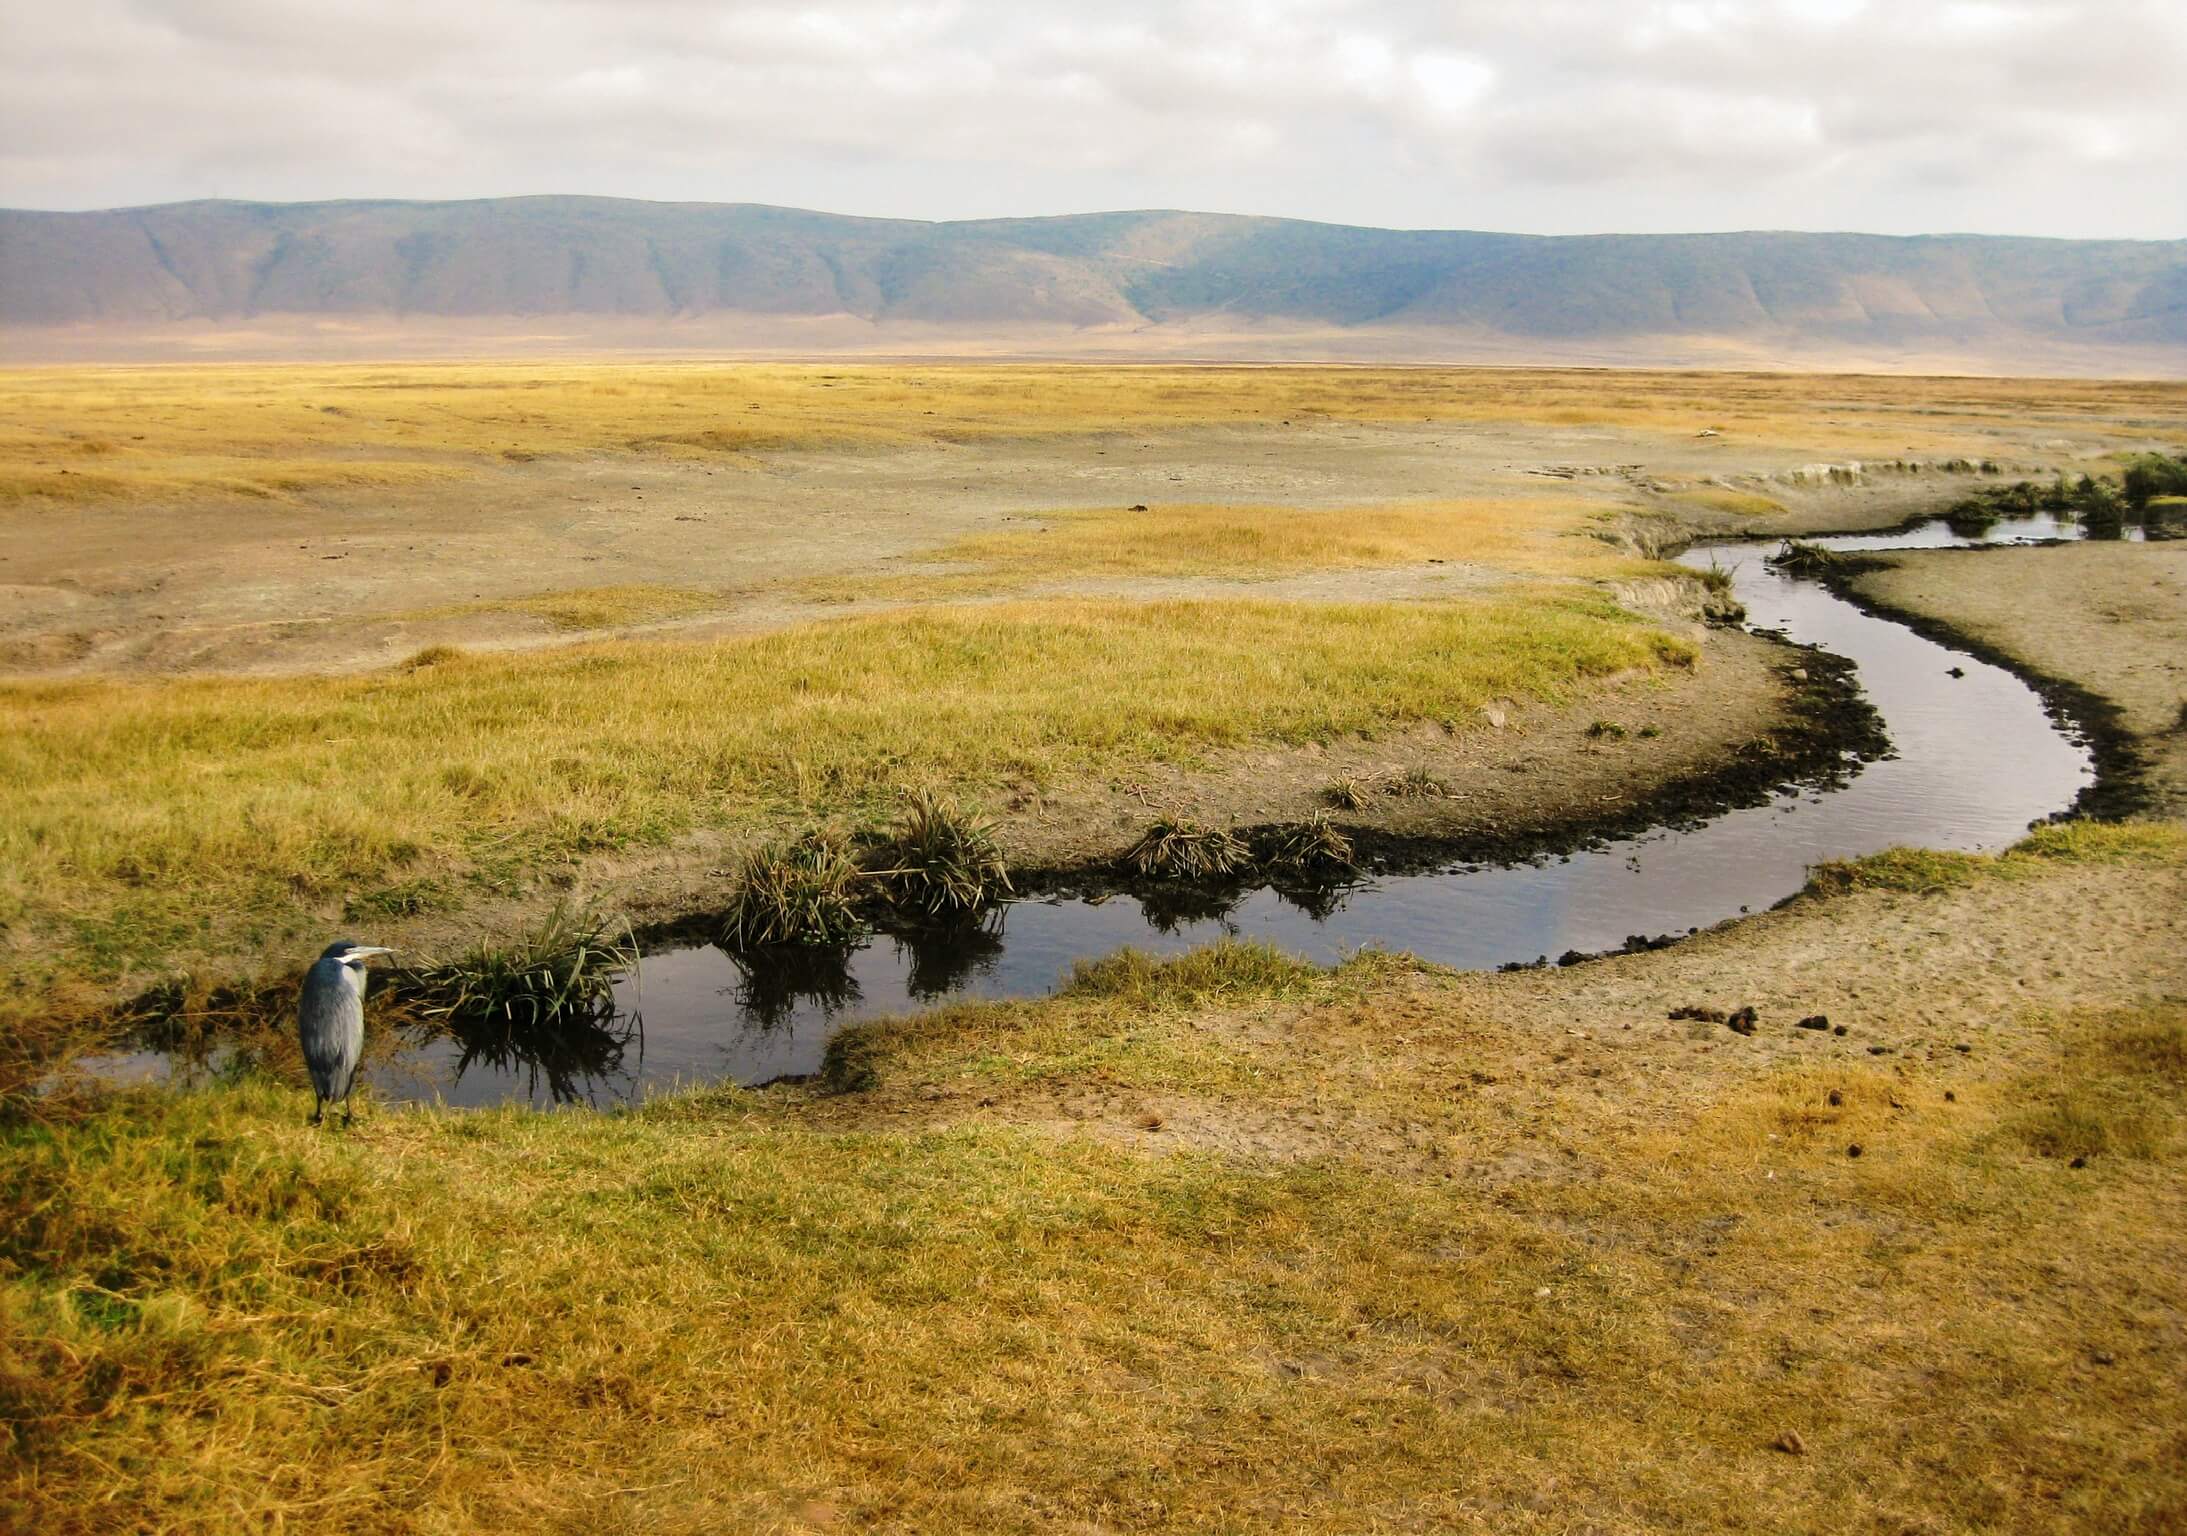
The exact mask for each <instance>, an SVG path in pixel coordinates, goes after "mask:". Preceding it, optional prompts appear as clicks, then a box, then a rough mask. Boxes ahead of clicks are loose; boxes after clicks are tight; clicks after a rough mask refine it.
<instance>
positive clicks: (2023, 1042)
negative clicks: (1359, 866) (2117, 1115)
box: [812, 865, 2187, 1182]
mask: <svg viewBox="0 0 2187 1536" xmlns="http://www.w3.org/2000/svg"><path fill="white" fill-rule="evenodd" d="M2181 998H2187V867H2181V866H2178V865H2175V866H2173V867H2170V868H2166V869H2162V870H2157V871H2147V872H2145V871H2139V870H2137V871H2136V873H2135V874H2134V876H2133V877H2132V878H2128V879H2122V878H2121V877H2120V873H2119V871H2118V870H2117V869H2116V868H2112V867H2108V866H2098V867H2086V866H2078V867H2075V866H2061V867H2059V868H2056V869H2054V870H2049V871H2046V872H2044V873H2043V874H2042V875H2041V876H2040V877H2038V878H2029V879H2014V880H2001V879H1996V880H1985V881H1981V882H1979V883H1977V884H1975V885H1973V886H1970V887H1966V888H1963V889H1960V890H1956V891H1952V892H1948V893H1944V894H1931V895H1920V896H1913V895H1902V894H1894V893H1883V892H1875V891H1861V892H1856V893H1852V894H1849V895H1833V896H1828V897H1823V898H1803V899H1802V900H1800V901H1798V902H1796V903H1794V904H1793V905H1791V906H1789V907H1786V908H1782V909H1779V910H1777V911H1774V912H1769V913H1764V914H1761V915H1759V916H1756V917H1752V918H1747V919H1743V920H1741V921H1739V922H1737V923H1733V924H1729V925H1726V926H1724V927H1722V928H1718V929H1715V930H1713V931H1711V932H1709V933H1706V934H1704V935H1702V936H1700V937H1699V938H1696V939H1693V940H1690V941H1688V942H1686V943H1684V944H1681V945H1677V946H1675V947H1674V948H1672V949H1668V950H1662V951H1657V952H1653V953H1648V954H1641V955H1624V956H1616V957H1612V958H1607V959H1602V960H1595V961H1590V962H1587V963H1586V964H1583V965H1579V966H1575V967H1571V968H1567V969H1552V970H1546V971H1527V972H1517V973H1511V974H1465V975H1452V974H1449V973H1443V972H1436V971H1429V970H1425V969H1423V970H1421V971H1420V972H1418V973H1416V974H1412V975H1407V976H1403V977H1401V978H1398V979H1395V980H1393V981H1390V982H1387V983H1385V984H1382V985H1378V986H1376V987H1374V988H1373V989H1372V990H1371V991H1370V992H1369V993H1368V995H1367V996H1366V997H1364V998H1362V999H1360V1000H1357V1001H1346V1002H1343V1003H1338V1004H1316V1005H1287V1004H1280V1003H1279V1004H1269V1003H1266V1002H1258V1001H1256V1002H1254V1003H1251V1004H1248V1005H1245V1006H1243V1007H1219V1006H1218V1007H1211V1008H1209V1009H1206V1010H1204V1011H1202V1012H1199V1013H1197V1014H1195V1015H1194V1016H1193V1017H1192V1019H1191V1021H1190V1023H1189V1025H1188V1026H1186V1027H1187V1028H1188V1029H1189V1031H1191V1032H1192V1033H1194V1034H1197V1035H1201V1036H1204V1037H1206V1038H1208V1039H1210V1040H1213V1041H1219V1042H1221V1043H1222V1044H1223V1045H1224V1046H1225V1047H1226V1048H1229V1049H1238V1048H1240V1047H1241V1046H1242V1048H1243V1049H1244V1050H1245V1051H1246V1052H1247V1053H1248V1055H1249V1056H1252V1057H1265V1058H1266V1060H1267V1062H1268V1067H1267V1070H1268V1071H1269V1072H1270V1073H1281V1074H1283V1075H1284V1076H1286V1077H1291V1076H1304V1077H1307V1078H1310V1079H1315V1080H1318V1081H1319V1083H1320V1084H1321V1086H1320V1087H1319V1088H1318V1090H1317V1091H1316V1092H1314V1093H1313V1094H1311V1095H1309V1096H1307V1097H1306V1098H1304V1099H1303V1100H1301V1099H1300V1098H1299V1097H1297V1096H1293V1095H1271V1096H1270V1097H1268V1098H1266V1099H1262V1098H1259V1097H1258V1096H1255V1097H1251V1098H1242V1097H1237V1096H1231V1095H1225V1094H1208V1095H1195V1094H1189V1093H1184V1092H1177V1091H1166V1092H1159V1093H1151V1094H1150V1093H1149V1092H1148V1091H1146V1090H1144V1089H1134V1088H1129V1087H1120V1086H1117V1085H1115V1084H1112V1083H1110V1082H1107V1081H1105V1080H1104V1077H1103V1075H1102V1074H1101V1073H1099V1072H1093V1073H1089V1074H1085V1075H1073V1076H1070V1077H1067V1078H1045V1079H1036V1080H1033V1081H1030V1082H1018V1083H1015V1084H1013V1083H1011V1082H1010V1081H1009V1080H1008V1079H1000V1080H998V1078H997V1077H996V1076H995V1074H993V1073H991V1072H988V1071H984V1070H981V1069H980V1067H979V1064H978V1063H976V1062H962V1063H957V1064H955V1065H956V1066H957V1068H959V1069H961V1070H950V1069H946V1068H945V1069H944V1070H943V1071H942V1072H941V1073H939V1074H927V1073H920V1072H916V1071H914V1072H911V1073H908V1074H902V1075H891V1074H888V1073H886V1072H884V1073H883V1076H882V1080H881V1083H880V1086H879V1087H877V1088H875V1089H873V1090H871V1091H870V1092H868V1093H863V1094H858V1095H854V1096H849V1097H842V1098H827V1097H821V1098H817V1099H816V1100H815V1103H814V1105H813V1109H812V1112H813V1113H814V1114H816V1115H818V1116H820V1117H822V1119H823V1120H824V1121H829V1122H835V1123H841V1124H843V1125H845V1126H850V1125H859V1126H865V1125H871V1124H874V1123H876V1122H880V1123H885V1124H904V1123H928V1122H946V1121H956V1120H966V1119H999V1120H1005V1121H1011V1122H1017V1123H1027V1124H1032V1125H1037V1126H1042V1127H1047V1128H1050V1129H1053V1130H1055V1131H1056V1132H1058V1133H1059V1134H1079V1133H1089V1134H1095V1135H1101V1136H1106V1137H1112V1138H1118V1139H1122V1140H1126V1141H1130V1142H1133V1143H1136V1144H1141V1145H1145V1146H1148V1147H1150V1148H1158V1147H1172V1148H1184V1147H1205V1148H1209V1149H1214V1150H1219V1151H1223V1152H1226V1153H1242V1154H1247V1155H1252V1156H1274V1157H1299V1158H1305V1157H1318V1156H1329V1155H1338V1156H1343V1157H1346V1158H1353V1159H1364V1160H1366V1161H1369V1162H1372V1163H1374V1164H1377V1165H1380V1166H1385V1167H1392V1168H1398V1169H1403V1170H1409V1171H1413V1172H1430V1171H1441V1172H1454V1171H1455V1172H1463V1173H1466V1174H1467V1175H1469V1176H1472V1177H1476V1178H1479V1177H1487V1178H1489V1179H1491V1180H1492V1181H1493V1182H1507V1181H1510V1180H1513V1179H1521V1178H1538V1177H1556V1178H1567V1177H1584V1176H1585V1173H1586V1170H1587V1166H1588V1165H1587V1151H1586V1148H1585V1146H1584V1144H1583V1141H1582V1139H1581V1138H1580V1137H1579V1136H1578V1135H1577V1134H1576V1133H1575V1132H1574V1131H1572V1130H1571V1129H1569V1128H1560V1127H1569V1126H1580V1125H1585V1124H1589V1123H1597V1122H1600V1121H1601V1120H1603V1119H1605V1118H1615V1119H1618V1120H1620V1121H1623V1122H1626V1123H1633V1122H1640V1121H1652V1122H1658V1123H1669V1122H1672V1121H1675V1120H1677V1119H1679V1118H1680V1117H1683V1116H1688V1115H1691V1114H1692V1113H1694V1112H1695V1110H1696V1108H1697V1107H1700V1106H1705V1105H1707V1104H1708V1103H1709V1102H1710V1100H1711V1098H1712V1097H1713V1095H1714V1093H1715V1092H1716V1091H1717V1089H1718V1088H1720V1087H1722V1086H1723V1085H1726V1084H1728V1083H1730V1082H1732V1081H1734V1080H1736V1079H1743V1078H1745V1077H1748V1076H1750V1075H1752V1074H1754V1073H1757V1072H1762V1071H1767V1070H1771V1069H1774V1068H1778V1067H1782V1066H1787V1065H1793V1064H1799V1065H1808V1066H1821V1067H1825V1068H1829V1067H1837V1068H1842V1069H1846V1070H1852V1069H1855V1068H1869V1067H1876V1066H1882V1067H1884V1068H1886V1069H1888V1070H1889V1071H1891V1072H1893V1073H1894V1074H1896V1075H1897V1076H1899V1077H1900V1078H1902V1079H1904V1080H1906V1081H1907V1082H1908V1083H1909V1084H1910V1085H1911V1084H1919V1085H1920V1086H1921V1089H1922V1092H1923V1097H1924V1098H1925V1099H1926V1100H1927V1101H1928V1103H1929V1105H1930V1106H1933V1107H1934V1108H1935V1110H1936V1111H1937V1112H1941V1113H1949V1110H1948V1108H1946V1107H1945V1106H1944V1104H1943V1103H1942V1102H1941V1094H1942V1092H1943V1091H1944V1090H1945V1089H1953V1090H1955V1091H1959V1092H1964V1091H1965V1090H1966V1089H1967V1086H1968V1085H1969V1084H1971V1083H1977V1082H1991V1081H1999V1080H2003V1079H2007V1078H2010V1077H2013V1076H2015V1075H2017V1074H2019V1073H2020V1072H2023V1071H2025V1070H2026V1069H2027V1067H2028V1066H2029V1064H2031V1063H2033V1062H2036V1061H2039V1060H2042V1059H2046V1058H2047V1057H2048V1056H2049V1054H2050V1053H2051V1052H2052V1051H2054V1049H2055V1046H2054V1044H2053V1042H2051V1041H2050V1040H2048V1039H2045V1038H2043V1037H2042V1036H2041V1035H2040V1034H2039V1033H2038V1032H2034V1031H2031V1030H2030V1028H2029V1021H2030V1018H2031V1017H2034V1016H2040V1015H2043V1014H2045V1013H2046V1012H2048V1013H2055V1012H2062V1011H2065V1010H2100V1009H2106V1008H2111V1007H2117V1006H2122V1005H2132V1004H2142V1003H2151V1002H2160V1001H2164V1000H2167V999H2171V1000H2178V999H2181ZM1688 1005H1700V1006H1705V1007H1712V1008H1715V1009H1718V1010H1720V1011H1723V1012H1727V1013H1728V1012H1730V1011H1732V1010H1734V1009H1737V1008H1740V1007H1744V1006H1752V1007H1753V1008H1755V1009H1756V1010H1757V1012H1758V1014H1759V1016H1760V1026H1759V1028H1758V1029H1757V1031H1756V1033H1755V1034H1754V1035H1752V1036H1740V1035H1736V1034H1733V1033H1732V1032H1731V1031H1730V1030H1728V1029H1727V1028H1726V1027H1725V1026H1723V1025H1722V1024H1713V1023H1696V1022H1690V1021H1685V1020H1674V1019H1671V1018H1670V1017H1669V1014H1670V1012H1671V1010H1672V1009H1675V1008H1679V1007H1684V1006H1688ZM1816 1014H1821V1015H1823V1016H1825V1017H1827V1018H1828V1019H1829V1020H1830V1021H1831V1023H1832V1024H1833V1025H1839V1024H1842V1025H1844V1026H1845V1027H1846V1033H1845V1034H1843V1035H1842V1036H1841V1035H1838V1034H1835V1033H1831V1032H1827V1031H1811V1030H1803V1029H1800V1028H1798V1027H1796V1021H1797V1020H1799V1019H1802V1018H1807V1017H1812V1016H1813V1015H1816ZM1393 1085H1401V1086H1393ZM1438 1085H1440V1086H1442V1087H1444V1088H1447V1092H1445V1093H1441V1094H1438V1093H1437V1092H1436V1091H1435V1089H1436V1087H1437V1086H1438ZM1423 1086H1425V1087H1426V1088H1427V1090H1428V1091H1427V1093H1426V1095H1425V1097H1426V1099H1428V1100H1429V1101H1430V1102H1429V1103H1428V1104H1427V1105H1425V1106H1423V1102H1422V1095H1421V1093H1420V1090H1421V1089H1422V1087H1423ZM1150 1116H1158V1117H1159V1118H1160V1121H1161V1124H1160V1126H1159V1127H1158V1128H1150V1127H1149V1126H1148V1125H1147V1123H1146V1122H1147V1120H1148V1118H1149V1117H1150ZM1461 1125H1462V1126H1463V1128H1464V1131H1465V1150H1464V1157H1465V1158H1466V1160H1467V1161H1466V1163H1465V1164H1463V1165H1461V1166H1459V1167H1457V1168H1453V1167H1452V1166H1451V1165H1450V1164H1449V1163H1448V1162H1447V1156H1448V1152H1449V1148H1448V1147H1447V1146H1446V1145H1445V1138H1446V1137H1448V1136H1449V1135H1451V1134H1452V1133H1453V1132H1454V1131H1456V1130H1457V1129H1458V1128H1459V1127H1460V1126H1461Z"/></svg>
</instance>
